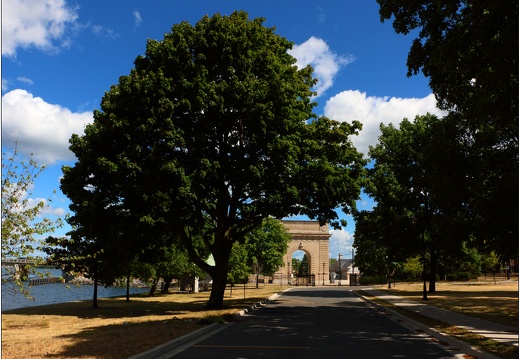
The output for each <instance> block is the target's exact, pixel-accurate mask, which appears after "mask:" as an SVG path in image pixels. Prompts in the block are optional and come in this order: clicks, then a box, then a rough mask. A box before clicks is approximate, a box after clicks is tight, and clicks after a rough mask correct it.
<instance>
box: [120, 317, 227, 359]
mask: <svg viewBox="0 0 520 359" xmlns="http://www.w3.org/2000/svg"><path fill="white" fill-rule="evenodd" d="M223 327H227V325H226V324H221V323H213V324H210V325H208V326H205V327H203V328H200V329H197V330H195V331H193V332H191V333H188V334H185V335H183V336H182V337H178V338H175V339H173V340H170V341H169V342H166V343H164V344H161V345H159V346H156V347H154V348H152V349H150V350H147V351H145V352H143V353H139V354H137V355H134V356H132V357H130V358H128V359H158V358H160V357H161V356H162V355H165V354H170V353H171V352H172V351H173V350H175V349H178V348H179V347H181V346H183V345H185V344H187V343H190V342H192V341H193V340H195V339H198V338H200V337H203V336H205V335H208V336H209V335H211V334H213V333H212V332H218V331H220V330H223V329H225V328H223Z"/></svg>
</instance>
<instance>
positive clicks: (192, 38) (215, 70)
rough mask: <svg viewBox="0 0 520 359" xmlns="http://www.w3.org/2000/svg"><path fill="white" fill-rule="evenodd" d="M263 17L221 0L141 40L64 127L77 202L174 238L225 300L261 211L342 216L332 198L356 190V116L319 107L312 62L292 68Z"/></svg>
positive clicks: (214, 303) (341, 202) (350, 201)
mask: <svg viewBox="0 0 520 359" xmlns="http://www.w3.org/2000/svg"><path fill="white" fill-rule="evenodd" d="M262 24H263V19H253V20H251V19H249V18H248V15H247V14H246V13H244V12H235V13H233V14H231V15H230V16H221V15H219V14H217V15H214V16H213V17H207V16H206V17H204V18H203V19H201V20H200V21H199V22H197V23H196V24H195V25H194V26H192V25H191V24H189V23H187V22H183V23H180V24H177V25H174V26H173V28H172V30H171V31H170V32H169V33H167V34H166V35H165V37H164V39H163V40H161V41H156V40H149V41H148V44H147V47H146V53H145V54H144V55H143V56H139V57H137V59H136V60H135V68H134V69H132V70H131V72H130V74H129V75H127V76H122V77H120V79H119V83H118V84H117V85H114V86H112V87H111V89H110V91H108V92H106V93H105V95H104V97H103V100H102V102H101V110H100V111H95V113H94V123H93V124H91V125H88V126H87V127H86V129H85V133H84V134H83V135H81V136H78V135H74V136H73V137H72V138H71V147H70V148H71V150H72V151H73V152H74V153H75V154H76V156H77V158H78V161H77V162H76V164H75V165H74V166H73V167H66V168H64V178H63V180H62V189H63V191H64V193H65V194H66V195H68V196H69V197H70V198H71V201H72V203H73V204H72V207H71V208H72V209H73V210H75V209H78V210H81V204H82V203H85V201H90V200H92V199H93V198H94V197H96V198H97V199H96V200H95V201H94V202H93V203H98V205H97V206H96V207H97V209H98V211H100V212H103V211H106V210H111V208H113V207H116V208H118V209H119V210H120V213H124V214H125V216H129V217H130V218H132V221H133V223H146V224H147V225H150V226H152V227H157V228H162V229H161V230H162V231H168V232H169V233H171V234H172V237H175V238H179V239H180V240H181V241H182V242H183V244H184V245H185V246H186V249H187V250H188V253H189V255H190V257H191V259H192V260H193V261H194V263H195V264H197V265H198V266H199V267H200V268H201V269H203V270H204V271H205V272H207V273H209V274H210V275H211V276H212V278H213V285H212V291H211V295H210V299H209V301H208V303H207V307H210V308H220V307H222V305H223V296H224V290H225V285H226V280H227V274H228V270H229V257H230V253H231V248H232V246H233V244H234V243H235V242H238V243H244V241H245V238H246V235H247V234H248V233H249V232H250V231H251V230H253V229H254V228H256V227H258V226H260V225H261V224H262V221H263V219H264V218H267V217H268V216H272V217H275V218H283V217H286V216H288V215H292V214H304V215H307V216H309V217H310V218H314V219H317V220H319V221H320V222H326V221H329V222H330V223H331V224H332V225H333V226H336V227H337V226H339V221H338V216H337V213H336V212H335V210H336V208H338V207H342V208H343V209H344V210H345V211H346V212H348V211H349V210H350V208H353V207H354V205H355V200H356V199H357V198H358V197H359V190H360V185H359V181H358V180H359V176H360V174H361V172H362V171H363V165H364V161H363V159H362V155H361V154H360V153H358V152H357V151H356V149H355V148H354V147H353V145H352V143H351V141H350V136H353V135H355V134H357V131H358V130H359V129H360V124H359V123H357V122H355V123H353V124H347V123H338V122H336V121H333V120H330V119H327V118H324V117H317V116H315V115H314V114H313V112H312V108H313V107H314V105H315V104H314V103H313V102H311V96H312V95H313V92H312V87H313V85H314V84H315V80H314V79H313V77H312V68H310V67H306V68H303V69H298V68H297V67H296V65H295V63H296V59H294V58H293V57H292V56H291V55H289V53H288V50H289V49H290V48H291V47H292V43H291V42H289V41H288V40H286V39H285V38H283V37H280V36H278V35H276V34H275V30H274V29H273V28H266V27H264V26H263V25H262ZM71 195H72V196H71ZM78 219H79V217H78ZM84 219H85V221H84V222H82V223H81V226H83V227H88V228H91V227H89V225H90V224H91V223H90V221H89V219H88V218H87V217H85V218H84ZM99 230H100V231H103V229H102V228H100V229H99ZM97 235H98V234H97V233H91V236H92V237H93V238H101V237H96V236H97ZM159 237H161V238H162V237H163V236H159ZM103 238H106V236H104V237H103ZM140 238H141V239H140V240H141V241H143V242H144V241H147V242H150V241H154V240H156V238H150V237H148V238H144V237H143V236H141V237H140ZM199 240H201V241H203V243H204V245H205V247H206V248H207V250H209V252H210V253H211V254H212V256H213V258H214V260H215V265H214V266H211V265H209V264H207V263H206V262H205V261H204V260H205V259H206V257H204V256H203V255H201V253H200V252H199V250H198V249H197V248H196V246H194V243H196V242H197V243H198V242H199Z"/></svg>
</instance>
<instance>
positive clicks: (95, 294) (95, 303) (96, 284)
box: [92, 274, 98, 308]
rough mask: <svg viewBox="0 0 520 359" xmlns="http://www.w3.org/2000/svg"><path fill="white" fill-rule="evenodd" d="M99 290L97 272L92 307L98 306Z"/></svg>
mask: <svg viewBox="0 0 520 359" xmlns="http://www.w3.org/2000/svg"><path fill="white" fill-rule="evenodd" d="M97 290H98V278H97V274H96V275H95V276H94V295H93V296H92V308H97V307H98V304H97Z"/></svg>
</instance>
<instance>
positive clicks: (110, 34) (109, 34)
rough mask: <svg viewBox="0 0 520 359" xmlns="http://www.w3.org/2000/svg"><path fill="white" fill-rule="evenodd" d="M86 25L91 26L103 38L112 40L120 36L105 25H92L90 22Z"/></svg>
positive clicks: (94, 32) (93, 31) (95, 33)
mask: <svg viewBox="0 0 520 359" xmlns="http://www.w3.org/2000/svg"><path fill="white" fill-rule="evenodd" d="M86 27H90V28H91V29H92V33H93V34H94V35H96V36H99V37H101V38H105V39H111V40H116V39H118V38H119V33H118V32H117V31H114V30H112V29H110V28H108V27H105V26H102V25H92V24H90V23H89V24H87V26H86Z"/></svg>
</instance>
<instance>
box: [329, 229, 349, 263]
mask: <svg viewBox="0 0 520 359" xmlns="http://www.w3.org/2000/svg"><path fill="white" fill-rule="evenodd" d="M353 243H354V236H353V235H352V234H351V233H350V232H348V231H345V230H344V229H341V230H333V231H331V236H330V239H329V257H330V258H336V257H337V255H338V253H341V255H342V257H343V258H351V257H352V244H353Z"/></svg>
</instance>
